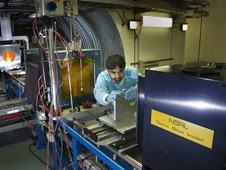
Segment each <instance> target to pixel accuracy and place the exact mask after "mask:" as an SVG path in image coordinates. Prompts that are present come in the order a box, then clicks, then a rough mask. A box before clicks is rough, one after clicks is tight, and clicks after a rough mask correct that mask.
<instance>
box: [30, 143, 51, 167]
mask: <svg viewBox="0 0 226 170" xmlns="http://www.w3.org/2000/svg"><path fill="white" fill-rule="evenodd" d="M33 145H34V146H35V145H36V144H35V143H31V144H30V145H29V151H30V152H31V154H32V155H33V156H34V157H36V158H37V159H38V160H39V161H40V162H41V163H42V164H43V165H45V166H47V163H46V162H44V161H43V160H42V159H41V158H40V157H39V156H37V155H36V154H35V153H34V152H33V151H32V149H31V147H32V146H33ZM49 168H51V167H50V166H49Z"/></svg>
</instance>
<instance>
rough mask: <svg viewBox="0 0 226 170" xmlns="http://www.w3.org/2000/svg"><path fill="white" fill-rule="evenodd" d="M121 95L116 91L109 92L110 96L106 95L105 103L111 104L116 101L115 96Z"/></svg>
mask: <svg viewBox="0 0 226 170" xmlns="http://www.w3.org/2000/svg"><path fill="white" fill-rule="evenodd" d="M121 93H122V91H118V90H114V91H112V92H111V94H109V95H108V97H107V98H106V101H107V102H109V103H113V102H114V101H115V99H116V96H117V95H120V94H121Z"/></svg>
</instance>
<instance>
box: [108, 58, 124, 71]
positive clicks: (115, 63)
mask: <svg viewBox="0 0 226 170" xmlns="http://www.w3.org/2000/svg"><path fill="white" fill-rule="evenodd" d="M125 66H126V62H125V59H124V58H123V57H122V56H121V55H111V56H109V57H108V59H107V61H106V68H107V69H108V70H113V69H115V68H116V67H119V68H120V69H124V68H125Z"/></svg>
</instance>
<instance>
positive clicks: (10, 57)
mask: <svg viewBox="0 0 226 170" xmlns="http://www.w3.org/2000/svg"><path fill="white" fill-rule="evenodd" d="M3 58H4V60H5V61H6V62H12V61H13V60H14V59H15V55H14V53H13V52H12V51H6V52H4V54H3Z"/></svg>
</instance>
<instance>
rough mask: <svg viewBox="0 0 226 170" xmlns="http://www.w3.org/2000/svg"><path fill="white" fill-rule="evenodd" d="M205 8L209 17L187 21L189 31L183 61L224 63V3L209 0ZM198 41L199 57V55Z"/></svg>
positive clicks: (225, 40) (225, 44)
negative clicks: (208, 4)
mask: <svg viewBox="0 0 226 170" xmlns="http://www.w3.org/2000/svg"><path fill="white" fill-rule="evenodd" d="M209 2H210V6H209V7H208V8H206V10H207V11H208V12H209V14H210V15H209V16H208V17H206V18H203V20H202V30H201V38H200V33H199V32H200V22H201V19H187V22H188V24H189V31H188V32H187V33H186V41H185V59H186V61H192V62H194V61H198V59H199V61H210V62H226V19H225V16H226V10H225V6H226V1H225V0H209ZM199 39H201V41H200V55H198V54H199V48H198V47H199Z"/></svg>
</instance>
